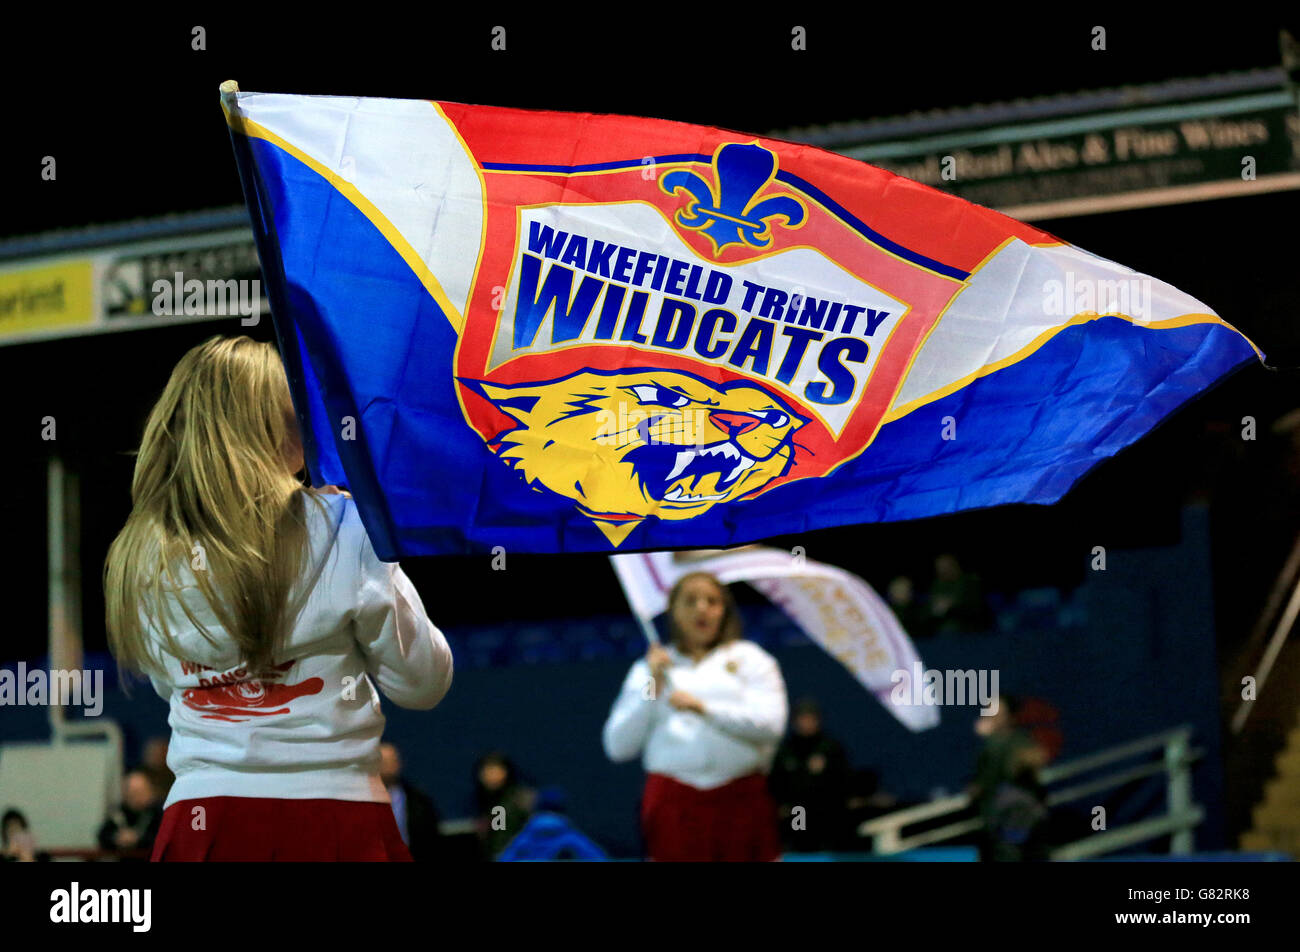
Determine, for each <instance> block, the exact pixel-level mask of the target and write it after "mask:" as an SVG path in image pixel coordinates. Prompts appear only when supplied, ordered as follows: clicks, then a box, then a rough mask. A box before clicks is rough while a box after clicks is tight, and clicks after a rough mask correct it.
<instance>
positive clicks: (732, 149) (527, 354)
mask: <svg viewBox="0 0 1300 952" xmlns="http://www.w3.org/2000/svg"><path fill="white" fill-rule="evenodd" d="M223 88H226V87H223ZM222 103H223V107H224V109H225V112H226V115H227V119H228V122H229V125H230V128H231V132H232V141H233V143H234V146H235V153H236V157H237V159H238V164H239V169H240V174H241V178H242V181H243V185H244V193H245V197H246V199H247V201H248V204H249V207H250V212H251V217H252V221H253V226H254V231H255V233H256V236H257V241H258V249H259V253H260V256H261V260H262V267H263V270H264V272H265V277H266V281H267V284H268V294H269V298H270V301H271V304H272V312H273V315H274V318H275V324H276V331H277V334H278V337H279V343H280V348H281V352H282V354H283V355H284V358H285V362H286V366H287V367H288V369H289V374H290V380H291V385H292V388H293V393H294V397H295V402H296V405H297V410H298V413H299V416H300V420H301V422H302V424H303V428H304V431H305V438H304V446H305V450H306V455H307V460H308V466H309V471H310V473H311V476H312V478H313V480H314V481H315V482H316V483H317V484H321V483H327V482H328V483H337V484H340V485H345V486H347V487H349V488H350V489H351V490H352V492H353V494H354V496H355V497H356V500H357V503H358V506H359V507H360V510H361V513H362V517H363V519H364V521H365V524H366V528H367V530H368V531H369V533H370V537H371V539H372V541H373V543H374V546H375V549H376V551H377V552H378V553H379V555H380V556H381V557H382V558H385V559H389V560H392V559H396V558H399V557H401V556H407V555H425V554H434V553H445V552H464V551H483V550H486V549H489V548H491V547H494V546H498V545H500V546H504V547H506V548H507V549H514V550H517V551H537V552H558V551H601V550H603V551H619V550H622V551H629V550H645V549H671V548H688V547H700V546H726V545H730V544H733V543H737V542H745V541H750V540H754V539H759V538H763V537H767V536H773V535H779V534H789V533H794V532H798V531H802V530H807V529H816V528H820V527H826V526H834V525H843V524H848V523H858V522H873V521H885V520H896V519H910V518H918V517H923V516H932V515H936V514H940V513H947V512H952V511H955V510H960V509H967V508H973V507H982V506H990V505H996V504H1001V503H1011V502H1030V503H1051V502H1054V501H1056V500H1057V499H1059V498H1060V497H1061V496H1062V495H1063V494H1064V493H1065V492H1066V491H1067V490H1068V489H1069V488H1070V487H1071V485H1073V484H1074V483H1075V482H1076V481H1077V480H1078V479H1079V478H1080V477H1081V476H1082V475H1083V474H1084V473H1086V472H1087V471H1088V470H1089V469H1090V468H1091V467H1092V466H1094V465H1095V464H1096V463H1097V462H1099V461H1100V460H1103V459H1105V458H1106V457H1108V456H1110V455H1112V454H1114V453H1115V452H1117V451H1118V450H1120V449H1122V448H1123V447H1125V446H1127V445H1128V444H1130V443H1132V442H1133V441H1134V440H1136V439H1138V438H1139V437H1141V436H1142V435H1143V434H1144V433H1146V432H1147V431H1148V430H1150V429H1151V428H1152V427H1153V426H1155V425H1156V424H1157V423H1159V422H1160V421H1161V420H1162V419H1163V418H1164V417H1165V416H1167V415H1168V414H1170V413H1171V412H1173V411H1174V410H1175V409H1177V408H1178V407H1179V406H1180V405H1181V404H1183V403H1184V402H1186V401H1187V400H1188V399H1190V398H1191V397H1193V396H1194V395H1196V394H1197V393H1199V392H1200V391H1202V390H1204V389H1205V388H1206V387H1208V386H1210V385H1211V384H1213V383H1214V382H1215V381H1217V380H1219V379H1220V378H1221V377H1223V376H1224V375H1225V374H1226V373H1228V372H1229V371H1231V370H1232V369H1234V368H1236V367H1238V366H1240V365H1241V364H1243V363H1244V362H1246V361H1249V360H1252V359H1255V358H1256V357H1257V356H1260V357H1262V355H1258V352H1257V351H1256V349H1255V348H1254V346H1253V345H1252V344H1251V343H1250V342H1249V341H1248V340H1247V339H1246V338H1245V337H1244V336H1242V335H1241V334H1240V333H1239V332H1238V331H1236V330H1235V329H1234V328H1232V327H1231V326H1230V325H1229V324H1227V323H1226V322H1225V321H1223V320H1222V319H1221V318H1219V317H1218V316H1217V315H1216V314H1215V313H1214V312H1213V311H1211V310H1210V308H1209V307H1208V306H1206V305H1205V304H1202V303H1201V302H1200V301H1197V300H1195V299H1194V298H1192V297H1191V296H1189V295H1187V294H1184V293H1183V292H1181V291H1179V290H1177V289H1176V288H1173V287H1171V286H1169V285H1167V284H1164V283H1162V282H1160V281H1157V280H1156V279H1154V278H1151V277H1148V276H1146V275H1142V274H1139V273H1136V272H1134V271H1131V270H1129V269H1128V268H1125V267H1123V266H1122V265H1118V264H1115V263H1114V262H1111V261H1106V260H1104V259H1102V258H1098V257H1096V256H1094V255H1092V254H1089V253H1088V252H1086V251H1082V250H1080V249H1078V248H1075V247H1073V246H1071V245H1069V244H1066V243H1064V242H1062V241H1060V240H1058V239H1056V238H1053V237H1052V236H1051V235H1049V234H1047V233H1045V232H1042V231H1039V230H1037V229H1035V228H1032V227H1030V226H1028V225H1024V224H1021V223H1019V222H1016V221H1013V220H1012V219H1009V218H1007V217H1006V216H1004V215H1000V214H998V213H997V212H993V211H990V210H989V209H986V208H982V207H979V206H977V205H972V204H970V203H969V202H966V201H964V200H962V199H959V198H956V197H953V196H950V195H946V194H944V193H942V192H938V191H935V190H933V189H930V188H927V187H925V186H922V185H919V184H917V183H915V182H912V181H909V180H907V179H903V178H900V177H898V176H896V175H893V174H891V173H889V172H885V171H882V170H880V169H876V168H873V167H871V166H869V165H865V164H863V163H861V162H858V161H855V160H852V159H849V158H846V157H843V156H839V155H835V154H831V153H828V152H824V151H821V150H819V149H816V148H812V147H809V146H805V145H797V144H793V143H789V142H783V141H779V140H774V139H765V138H762V137H756V136H752V135H744V134H740V133H735V132H729V131H726V130H723V129H713V128H705V127H701V126H695V125H686V124H683V123H678V122H667V121H662V120H655V119H636V118H629V117H624V116H612V115H589V114H572V113H555V112H533V111H524V110H518V109H503V108H489V107H482V106H466V105H461V104H457V103H444V102H430V101H423V100H410V101H408V100H387V99H355V98H340V97H325V96H289V95H272V94H259V93H237V92H231V91H227V92H225V93H223V97H222ZM1153 240H1157V236H1153Z"/></svg>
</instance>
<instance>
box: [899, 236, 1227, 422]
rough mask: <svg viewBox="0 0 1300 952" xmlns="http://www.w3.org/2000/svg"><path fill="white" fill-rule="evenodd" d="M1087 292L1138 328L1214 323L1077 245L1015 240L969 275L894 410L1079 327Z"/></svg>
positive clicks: (1165, 289) (1202, 311)
mask: <svg viewBox="0 0 1300 952" xmlns="http://www.w3.org/2000/svg"><path fill="white" fill-rule="evenodd" d="M1071 292H1072V293H1071ZM1113 292H1118V295H1117V296H1118V300H1116V301H1115V302H1114V303H1115V304H1118V305H1121V307H1119V308H1112V307H1111V305H1112V300H1111V295H1112V293H1113ZM1089 293H1091V294H1092V297H1093V300H1094V301H1095V305H1094V307H1093V309H1095V310H1096V311H1098V312H1100V313H1102V314H1105V313H1108V312H1111V311H1114V310H1122V312H1123V314H1124V316H1126V317H1128V318H1130V319H1131V320H1132V321H1133V323H1135V324H1139V325H1144V326H1149V325H1153V324H1158V323H1160V322H1165V321H1171V320H1176V319H1178V318H1183V317H1185V316H1188V315H1198V316H1199V317H1194V318H1192V319H1191V321H1216V320H1217V318H1216V317H1215V316H1214V312H1213V311H1211V310H1210V308H1209V307H1207V306H1206V305H1205V304H1203V303H1202V302H1200V301H1198V300H1196V298H1194V297H1192V296H1191V295H1190V294H1184V293H1183V292H1182V291H1179V290H1178V289H1177V288H1174V287H1171V286H1170V285H1168V284H1165V283H1164V282H1163V281H1158V280H1156V279H1155V278H1152V277H1150V276H1149V275H1145V274H1142V273H1140V272H1137V271H1134V270H1132V269H1131V268H1126V267H1124V266H1123V265H1121V264H1117V263H1115V262H1114V261H1108V260H1106V259H1105V258H1099V257H1097V256H1096V255H1093V254H1090V253H1089V252H1086V251H1084V250H1082V249H1081V248H1076V247H1074V246H1073V245H1057V246H1053V247H1047V248H1042V247H1034V246H1031V245H1028V244H1026V243H1025V242H1023V241H1021V240H1020V239H1018V238H1017V239H1012V240H1010V241H1009V242H1007V243H1006V244H1005V245H1004V246H1003V247H1002V248H1001V249H1000V250H999V251H998V252H997V253H996V254H994V255H993V256H992V257H991V258H990V259H989V260H988V261H986V262H985V263H984V265H983V266H982V267H981V268H979V270H977V271H976V272H975V273H974V274H973V275H971V277H970V280H969V282H968V283H967V286H966V287H965V288H963V289H962V290H961V291H960V292H959V293H958V295H957V298H956V300H954V301H953V303H952V305H951V306H950V307H949V308H948V310H947V311H945V312H944V314H943V316H942V317H941V318H940V319H939V322H938V323H937V324H936V325H935V327H934V329H933V330H932V331H931V332H930V335H929V337H928V338H926V341H925V343H924V344H923V345H922V346H921V349H920V351H919V352H918V353H917V355H916V359H915V360H914V361H913V363H912V366H911V368H910V369H909V370H908V373H907V378H906V379H905V380H904V381H903V386H902V387H901V388H900V389H899V392H898V395H897V396H896V397H895V398H894V403H893V407H892V408H891V410H892V411H898V410H900V409H905V408H907V407H908V405H911V404H916V405H922V404H924V403H926V402H929V400H932V399H935V398H936V397H937V396H941V395H943V394H944V392H945V391H946V390H948V388H950V387H952V386H953V385H954V384H957V383H958V382H959V381H962V380H963V379H964V378H967V377H972V376H977V375H979V374H980V371H982V370H985V369H988V368H992V367H993V366H994V365H997V364H999V363H1000V362H1002V361H1006V360H1009V359H1012V358H1013V357H1015V356H1016V355H1017V354H1018V353H1019V352H1021V351H1023V350H1025V349H1026V348H1029V347H1031V345H1033V343H1034V342H1035V341H1036V340H1040V338H1044V337H1045V335H1049V336H1050V334H1051V333H1052V332H1053V331H1057V330H1060V329H1062V328H1064V327H1066V326H1068V325H1069V324H1070V323H1071V322H1075V323H1077V321H1076V320H1075V318H1076V316H1077V315H1078V314H1079V313H1080V309H1079V308H1077V307H1076V305H1077V304H1078V302H1079V301H1080V300H1081V299H1086V295H1087V294H1089ZM1125 293H1127V294H1128V301H1127V304H1126V302H1125V300H1124V296H1125ZM1058 301H1059V306H1058ZM1124 307H1127V309H1124ZM1191 321H1189V322H1191ZM1220 323H1221V322H1220ZM1043 342H1045V340H1041V341H1040V343H1043ZM1026 356H1027V355H1026Z"/></svg>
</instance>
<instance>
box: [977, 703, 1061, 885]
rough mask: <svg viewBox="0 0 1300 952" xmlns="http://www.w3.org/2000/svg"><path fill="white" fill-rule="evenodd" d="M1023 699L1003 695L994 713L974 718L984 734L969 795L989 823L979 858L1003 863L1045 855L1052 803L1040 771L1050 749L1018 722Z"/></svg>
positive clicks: (979, 729)
mask: <svg viewBox="0 0 1300 952" xmlns="http://www.w3.org/2000/svg"><path fill="white" fill-rule="evenodd" d="M1019 706H1020V705H1019V702H1018V699H1017V698H1015V697H1012V696H1010V695H1002V696H1001V697H999V698H998V703H997V707H996V709H995V712H994V713H992V714H989V715H987V716H985V715H983V714H981V715H980V716H979V717H977V718H976V719H975V733H976V734H978V735H979V736H981V737H983V738H984V744H983V746H982V747H981V749H980V752H979V756H978V758H977V759H976V762H975V779H974V781H973V782H972V784H971V786H970V788H969V793H970V794H971V798H972V799H973V800H974V803H975V808H976V811H977V812H978V814H979V816H980V818H981V819H982V820H983V821H984V830H983V833H982V836H981V843H980V859H981V860H983V861H985V862H1004V861H1017V860H1032V859H1045V858H1046V844H1045V832H1046V829H1047V803H1046V796H1045V794H1044V791H1043V788H1042V785H1041V783H1040V782H1039V779H1038V770H1039V768H1040V767H1042V766H1043V764H1045V763H1046V760H1047V754H1046V751H1045V750H1044V749H1043V748H1042V747H1041V746H1040V745H1039V744H1038V743H1037V742H1036V741H1035V740H1034V738H1033V736H1032V735H1031V734H1030V733H1029V732H1028V731H1027V730H1025V729H1024V728H1022V727H1020V726H1019V725H1018V724H1017V723H1016V716H1017V714H1018V712H1019Z"/></svg>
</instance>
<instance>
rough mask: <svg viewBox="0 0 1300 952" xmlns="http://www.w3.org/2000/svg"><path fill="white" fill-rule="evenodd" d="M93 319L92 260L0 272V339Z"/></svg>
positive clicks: (55, 329)
mask: <svg viewBox="0 0 1300 952" xmlns="http://www.w3.org/2000/svg"><path fill="white" fill-rule="evenodd" d="M94 322H95V283H94V262H93V261H92V260H91V259H89V258H83V259H77V260H69V261H64V262H60V263H58V264H50V265H43V266H41V267H35V268H19V269H17V270H12V271H0V339H4V338H7V337H13V336H23V335H27V334H32V333H39V332H42V331H57V330H59V329H61V328H65V327H76V326H78V325H85V324H93V323H94Z"/></svg>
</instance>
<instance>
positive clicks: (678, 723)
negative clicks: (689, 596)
mask: <svg viewBox="0 0 1300 952" xmlns="http://www.w3.org/2000/svg"><path fill="white" fill-rule="evenodd" d="M668 654H669V656H670V657H671V658H672V666H671V667H670V668H669V669H668V685H667V686H666V687H665V688H664V690H663V691H662V692H660V693H659V695H658V696H657V697H656V696H654V695H655V692H654V690H653V688H652V687H651V684H652V679H651V676H650V666H649V665H648V664H646V661H645V659H644V658H642V659H640V660H638V661H637V662H636V663H635V664H633V665H632V669H631V670H630V671H629V672H628V674H627V678H626V679H625V680H624V681H623V689H622V690H621V691H620V692H619V695H618V698H617V699H615V701H614V706H613V708H612V709H611V711H610V713H609V719H608V720H606V721H605V730H604V736H603V740H604V745H605V753H606V755H607V756H608V757H609V758H610V760H613V761H626V760H633V759H635V758H636V757H637V756H638V755H640V756H641V763H642V766H643V767H644V768H645V770H646V772H647V773H659V774H665V775H667V776H669V777H672V778H673V779H674V780H677V781H679V782H681V783H685V784H689V785H690V786H692V787H695V788H697V789H699V790H711V789H713V788H714V787H720V786H722V785H723V784H724V783H729V782H730V781H732V780H736V779H738V778H740V777H743V776H745V775H746V774H751V773H755V772H761V773H767V772H768V771H769V770H770V769H771V766H772V758H773V757H774V756H775V755H776V748H777V745H778V744H779V743H780V741H781V737H782V735H783V734H784V733H785V724H786V718H787V716H788V706H787V701H786V694H785V682H784V680H783V679H782V678H781V669H780V667H779V666H778V665H777V663H776V659H774V658H773V657H772V656H771V655H769V654H768V653H767V652H766V651H764V650H763V649H762V648H760V647H759V646H758V645H756V644H754V643H753V642H751V641H743V640H738V641H733V642H731V643H730V644H726V645H720V646H719V647H717V648H714V649H713V650H712V651H710V652H709V653H708V654H707V655H705V656H704V657H703V658H701V659H700V660H699V661H698V662H693V661H691V660H690V658H688V657H686V656H685V655H683V654H681V653H679V652H678V651H677V650H676V649H675V648H672V647H669V648H668ZM674 690H681V691H685V692H686V693H687V694H692V695H694V696H695V697H696V698H698V699H699V700H700V701H701V703H703V705H704V709H705V712H706V713H705V714H703V715H701V714H696V713H695V712H694V711H679V710H677V709H676V708H674V707H673V706H672V705H671V704H669V703H668V697H669V695H671V694H672V692H673V691H674Z"/></svg>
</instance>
